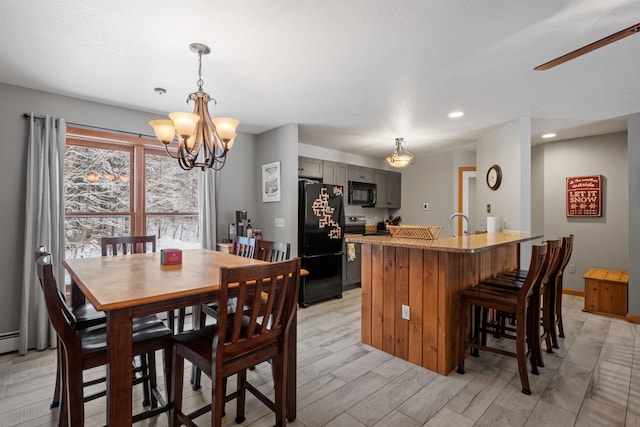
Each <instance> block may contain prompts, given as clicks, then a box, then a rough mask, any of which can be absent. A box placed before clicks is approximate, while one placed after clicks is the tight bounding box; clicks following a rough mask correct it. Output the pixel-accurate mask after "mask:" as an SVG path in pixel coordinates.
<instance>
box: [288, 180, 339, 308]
mask: <svg viewBox="0 0 640 427" xmlns="http://www.w3.org/2000/svg"><path fill="white" fill-rule="evenodd" d="M343 194H344V189H343V188H342V186H341V185H331V184H319V183H316V182H311V181H299V182H298V255H299V256H300V258H301V259H302V268H304V269H305V270H307V271H308V272H309V274H308V275H307V276H303V277H302V278H301V281H300V294H299V299H298V302H299V304H300V306H301V307H308V306H309V304H313V303H316V302H319V301H322V300H326V299H329V298H342V256H343V248H342V243H343V239H344V198H343Z"/></svg>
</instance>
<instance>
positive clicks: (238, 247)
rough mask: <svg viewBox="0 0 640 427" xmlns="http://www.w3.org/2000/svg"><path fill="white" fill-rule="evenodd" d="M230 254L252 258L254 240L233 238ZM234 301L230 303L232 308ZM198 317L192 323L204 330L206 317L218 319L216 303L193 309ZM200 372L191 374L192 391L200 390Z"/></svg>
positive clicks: (240, 237) (196, 370)
mask: <svg viewBox="0 0 640 427" xmlns="http://www.w3.org/2000/svg"><path fill="white" fill-rule="evenodd" d="M231 253H232V254H233V255H237V256H241V257H243V258H254V257H255V254H256V239H254V238H253V237H245V236H235V237H234V238H233V245H232V246H231ZM234 304H235V301H233V302H232V306H233V305H234ZM195 310H196V311H197V312H198V315H196V316H194V322H196V323H197V324H199V325H200V328H204V327H205V325H206V322H207V316H210V317H212V318H214V319H216V320H217V319H218V303H217V302H212V303H210V304H201V305H200V306H199V307H197V308H195ZM200 377H201V375H200V370H199V369H198V368H197V367H196V366H194V367H193V370H192V374H191V386H192V388H193V389H194V390H198V389H200Z"/></svg>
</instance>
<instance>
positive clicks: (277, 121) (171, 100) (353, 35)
mask: <svg viewBox="0 0 640 427" xmlns="http://www.w3.org/2000/svg"><path fill="white" fill-rule="evenodd" d="M638 22H640V2H639V1H638V0H607V1H603V0H573V1H570V0H536V1H530V0H483V1H478V0H411V1H410V0H386V1H382V0H358V1H356V0H328V1H311V0H306V1H303V0H299V1H294V0H289V1H284V0H281V1H276V0H261V1H258V0H246V1H237V0H234V1H210V0H208V1H202V0H193V1H187V2H177V1H168V0H156V1H153V2H150V1H139V0H126V1H125V0H113V1H102V2H96V1H91V2H89V1H86V0H64V1H59V0H58V1H50V0H46V1H45V0H2V1H1V2H0V40H1V41H2V42H1V43H0V82H4V83H8V84H13V85H18V86H24V87H29V88H34V89H39V90H44V91H48V92H53V93H58V94H63V95H68V96H72V97H77V98H82V99H88V100H93V101H98V102H103V103H106V104H112V105H116V106H123V107H128V108H134V109H138V110H143V111H149V112H153V113H158V115H159V117H160V116H163V115H165V114H166V113H168V112H170V111H179V110H182V111H185V110H186V111H189V110H190V109H191V107H187V106H186V105H185V99H186V97H187V95H188V94H189V93H191V92H194V91H195V90H196V88H197V86H196V80H197V56H196V55H195V54H194V53H192V52H191V51H190V50H189V48H188V46H189V44H190V43H192V42H200V43H204V44H207V45H209V46H210V47H211V48H212V53H211V54H210V55H207V56H204V57H203V80H204V89H205V91H207V92H208V93H209V94H210V95H211V96H212V97H214V98H216V99H217V101H218V105H217V106H216V107H213V106H210V110H211V113H212V115H214V116H229V117H235V118H238V119H239V120H240V121H241V124H240V127H239V130H240V131H244V132H250V133H260V132H263V131H266V130H269V129H272V128H275V127H278V126H282V125H284V124H287V123H299V124H300V125H301V126H300V142H303V143H307V144H312V145H321V146H323V147H326V148H332V149H339V150H345V151H349V152H353V153H358V154H365V155H372V156H380V157H382V156H384V155H386V154H388V152H390V151H391V149H392V148H393V141H394V138H395V137H398V136H402V137H404V138H405V140H406V144H405V146H406V147H407V148H408V149H410V150H412V151H414V152H415V153H417V154H420V153H428V152H429V151H432V150H436V149H441V148H443V147H447V146H452V145H464V144H470V143H473V142H474V141H475V140H476V139H477V138H478V137H480V136H482V135H484V134H485V133H486V132H487V131H488V130H490V129H492V128H493V127H495V126H499V125H501V124H503V123H505V122H508V121H511V120H514V119H517V118H520V117H531V119H532V133H533V135H532V140H533V141H534V143H537V142H539V141H540V140H541V139H540V136H541V134H542V133H545V132H550V131H553V132H556V133H557V134H558V138H562V139H565V138H573V137H578V136H584V135H593V134H599V133H607V132H613V131H619V130H624V129H625V128H626V119H625V117H626V115H628V114H631V113H637V112H640V87H639V86H640V85H639V81H640V79H639V78H638V76H639V75H640V55H639V54H638V53H639V52H640V35H635V36H631V37H627V38H626V39H623V40H621V41H618V42H615V43H613V44H611V45H609V46H606V47H603V48H601V49H599V50H597V51H594V52H592V53H589V54H587V55H585V56H582V57H580V58H578V59H574V60H572V61H570V62H567V63H566V64H563V65H560V66H558V67H556V68H554V69H551V70H548V71H534V70H533V68H534V67H535V66H537V65H539V64H541V63H543V62H546V61H548V60H550V59H553V58H555V57H557V56H560V55H562V54H565V53H567V52H569V51H572V50H574V49H576V48H578V47H581V46H583V45H585V44H587V43H590V42H593V41H595V40H597V39H600V38H602V37H604V36H606V35H609V34H611V33H613V32H616V31H618V30H621V29H623V28H626V27H629V26H630V25H633V24H635V23H638ZM154 87H163V88H166V89H167V93H166V94H165V95H162V96H160V95H157V94H155V93H154V90H153V89H154ZM452 110H463V111H464V112H465V113H466V114H465V116H464V117H462V118H460V119H455V120H454V119H450V118H448V117H447V113H449V112H450V111H452ZM150 133H151V130H150Z"/></svg>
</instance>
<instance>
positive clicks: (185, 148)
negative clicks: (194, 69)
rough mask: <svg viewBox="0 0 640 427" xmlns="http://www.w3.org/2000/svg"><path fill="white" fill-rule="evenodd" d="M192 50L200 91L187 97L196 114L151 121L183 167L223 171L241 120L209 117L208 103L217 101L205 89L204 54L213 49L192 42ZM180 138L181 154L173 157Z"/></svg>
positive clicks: (159, 136) (158, 136)
mask: <svg viewBox="0 0 640 427" xmlns="http://www.w3.org/2000/svg"><path fill="white" fill-rule="evenodd" d="M189 48H190V49H191V51H193V52H195V53H197V54H198V81H197V85H198V91H197V92H194V93H192V94H191V95H189V97H188V98H187V104H189V101H193V102H194V108H193V113H180V112H178V113H171V114H169V118H170V120H151V121H150V122H149V124H150V125H151V126H152V127H153V131H154V133H155V134H156V137H157V138H158V139H159V140H160V142H162V143H163V144H164V146H165V149H166V150H167V153H168V154H169V156H171V157H173V158H174V159H178V164H179V165H180V167H181V168H182V169H184V170H191V169H193V168H201V169H202V170H203V171H204V170H205V168H210V169H213V170H220V169H222V168H223V167H224V163H225V161H226V159H227V152H228V151H229V150H231V147H233V142H234V140H235V138H236V135H237V134H236V127H237V126H238V124H239V123H240V121H238V120H236V119H230V118H215V119H211V116H209V109H208V107H207V104H208V103H209V101H213V103H214V105H216V104H217V102H216V100H215V99H213V98H211V97H210V96H209V94H208V93H206V92H205V91H204V90H202V84H203V82H202V55H207V54H209V53H210V52H211V49H210V48H209V46H206V45H203V44H200V43H192V44H190V45H189ZM175 137H177V139H178V154H177V156H174V155H173V154H172V153H171V151H169V144H170V143H171V142H172V141H173V140H174V138H175Z"/></svg>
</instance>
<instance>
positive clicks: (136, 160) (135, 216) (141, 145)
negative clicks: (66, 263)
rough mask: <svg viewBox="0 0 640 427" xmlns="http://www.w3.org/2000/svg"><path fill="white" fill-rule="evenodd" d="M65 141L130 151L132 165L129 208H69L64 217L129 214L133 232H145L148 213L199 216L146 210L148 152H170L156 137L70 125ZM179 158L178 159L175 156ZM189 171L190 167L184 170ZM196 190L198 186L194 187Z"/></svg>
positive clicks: (130, 170) (136, 233) (175, 153)
mask: <svg viewBox="0 0 640 427" xmlns="http://www.w3.org/2000/svg"><path fill="white" fill-rule="evenodd" d="M65 145H76V146H83V147H90V148H100V149H106V150H120V151H124V152H128V153H129V155H130V159H131V162H130V166H129V193H130V200H129V212H122V211H119V212H68V211H67V210H66V209H65V211H64V217H65V218H67V217H69V216H77V217H103V216H128V217H129V220H130V224H131V235H132V236H136V235H141V234H146V230H147V217H148V216H149V215H153V216H187V215H188V216H199V215H200V213H199V212H198V211H197V210H196V211H195V212H147V210H146V197H145V196H146V194H145V182H146V170H145V169H146V168H145V166H146V155H147V154H152V155H164V156H167V152H166V149H165V146H164V144H162V143H161V142H160V141H158V140H156V139H151V138H148V137H145V136H143V135H139V136H130V135H125V134H118V133H108V132H101V131H96V130H89V129H81V128H76V127H68V128H67V132H66V142H65ZM169 151H170V152H171V153H172V154H173V155H177V150H176V149H173V148H172V147H170V148H169ZM176 162H177V160H176ZM185 172H188V171H185ZM194 190H195V191H197V188H196V189H194Z"/></svg>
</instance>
